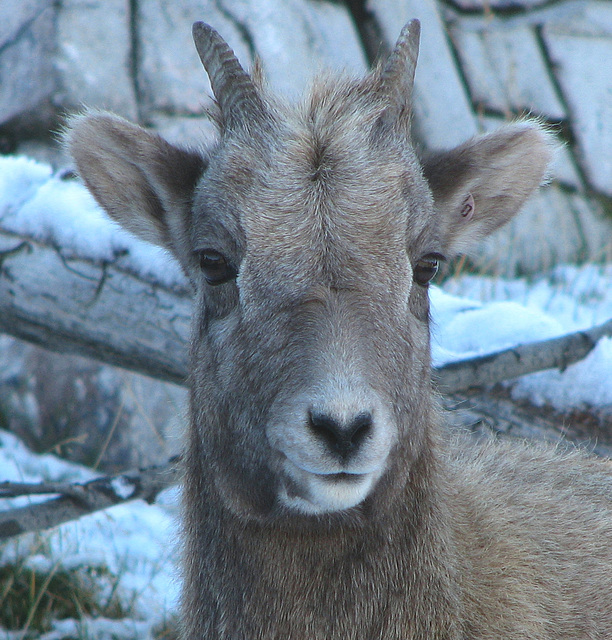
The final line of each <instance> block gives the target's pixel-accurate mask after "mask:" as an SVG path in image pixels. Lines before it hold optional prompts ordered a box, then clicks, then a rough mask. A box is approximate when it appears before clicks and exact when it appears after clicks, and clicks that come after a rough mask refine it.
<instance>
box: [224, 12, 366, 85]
mask: <svg viewBox="0 0 612 640" xmlns="http://www.w3.org/2000/svg"><path fill="white" fill-rule="evenodd" d="M219 5H220V6H221V7H222V8H223V10H224V13H225V14H226V15H228V16H229V15H231V17H232V19H233V20H234V21H235V23H236V24H237V25H239V28H240V30H241V31H242V32H243V33H245V32H246V33H248V35H249V40H250V42H252V46H253V48H254V50H255V51H256V52H257V55H258V56H260V58H261V60H262V63H263V68H264V72H265V74H266V77H267V79H268V82H269V83H270V85H271V87H272V89H273V90H274V91H276V92H280V93H282V94H284V95H287V96H290V97H293V98H300V97H301V96H302V94H303V93H304V91H305V89H306V87H307V86H308V83H309V81H310V80H311V79H312V77H313V76H314V75H315V74H316V72H318V71H320V70H321V69H325V68H334V69H346V70H347V71H349V72H353V73H355V74H358V75H362V74H363V73H365V71H366V70H367V63H366V60H365V54H364V52H363V48H362V47H361V44H360V42H359V36H358V34H357V30H356V29H355V25H354V24H353V22H352V20H351V17H350V16H349V13H348V11H347V9H346V8H345V7H344V6H342V5H339V4H335V3H333V2H327V1H324V0H313V1H308V0H265V1H262V0H220V2H219Z"/></svg>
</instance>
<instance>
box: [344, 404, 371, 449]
mask: <svg viewBox="0 0 612 640" xmlns="http://www.w3.org/2000/svg"><path fill="white" fill-rule="evenodd" d="M349 430H350V434H351V435H350V438H351V442H352V443H353V445H354V446H359V445H361V444H362V442H363V441H364V440H365V439H366V438H367V437H368V436H369V435H370V432H371V431H372V414H371V413H369V412H364V413H360V414H359V415H358V416H356V417H355V419H354V420H353V422H352V423H351V424H350V425H349Z"/></svg>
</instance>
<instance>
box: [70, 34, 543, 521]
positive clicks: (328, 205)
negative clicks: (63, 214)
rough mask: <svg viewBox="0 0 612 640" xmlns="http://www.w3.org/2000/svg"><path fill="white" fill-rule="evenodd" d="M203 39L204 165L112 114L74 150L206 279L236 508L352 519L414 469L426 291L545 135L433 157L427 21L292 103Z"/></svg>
mask: <svg viewBox="0 0 612 640" xmlns="http://www.w3.org/2000/svg"><path fill="white" fill-rule="evenodd" d="M195 33H196V44H197V46H198V49H199V52H200V55H201V57H202V60H203V62H204V64H205V66H206V68H207V69H208V71H209V74H210V75H211V83H212V86H213V89H214V91H215V95H216V98H217V101H218V103H219V109H220V114H219V116H218V119H219V122H220V137H219V140H218V143H217V144H216V145H215V146H214V148H212V149H209V150H208V152H207V154H206V156H202V155H200V154H196V153H192V152H186V151H182V150H180V149H177V148H175V147H171V146H170V145H168V144H167V143H165V142H164V141H162V140H161V139H159V138H158V137H156V136H153V135H151V134H150V133H147V132H145V131H144V130H142V129H140V128H138V127H135V126H133V125H129V124H128V123H126V122H125V121H122V120H120V119H118V118H116V117H113V116H109V115H101V114H93V115H89V116H85V117H81V118H79V119H77V120H75V121H74V124H73V131H72V133H71V136H70V144H71V146H72V151H73V154H74V156H75V159H76V161H77V164H78V167H79V170H80V173H81V175H82V176H83V178H84V180H85V182H86V183H87V185H88V187H89V188H90V190H91V191H92V193H93V194H94V195H95V196H96V198H97V199H98V201H99V202H100V204H101V205H102V206H103V207H104V208H105V209H106V210H107V211H108V212H109V213H110V215H111V216H113V217H114V218H115V219H117V220H119V221H120V222H121V223H122V224H123V225H124V226H125V227H126V228H128V229H130V230H132V231H134V232H135V233H137V234H138V235H140V236H142V237H145V238H147V239H151V240H153V241H155V242H157V243H159V244H162V245H164V246H167V247H168V248H170V249H171V250H172V251H173V253H174V254H175V255H176V257H177V258H178V259H179V261H180V262H181V264H182V265H183V268H184V269H185V271H186V273H187V274H188V276H189V278H190V280H191V281H192V283H193V285H194V288H195V291H196V304H195V306H194V309H195V311H194V323H193V334H192V337H193V339H192V351H191V374H190V375H191V424H192V436H191V437H192V438H194V440H193V441H192V442H194V443H197V447H195V446H194V449H193V450H195V449H197V450H198V451H201V455H202V456H203V457H204V458H205V462H206V464H205V468H206V473H207V474H210V478H212V480H213V483H214V486H215V487H216V489H217V490H218V492H219V493H220V495H221V496H223V498H224V499H225V500H226V504H227V505H228V506H230V508H232V509H233V510H234V511H235V512H239V513H242V514H249V515H253V514H259V515H262V514H267V513H270V512H279V511H280V512H287V510H288V511H289V512H295V511H298V512H301V513H305V514H322V513H327V512H335V511H344V510H347V509H350V508H352V507H356V506H357V505H359V504H361V503H364V502H365V501H367V500H368V499H374V498H375V497H376V495H377V493H378V492H380V491H384V490H385V489H387V488H389V487H391V486H399V485H401V484H402V483H403V482H404V481H405V478H406V475H407V474H409V473H410V467H411V464H412V462H413V461H414V460H415V459H416V458H417V457H418V456H419V453H420V451H421V448H422V446H423V441H424V438H425V434H426V430H427V425H428V420H429V411H430V404H431V400H430V395H431V394H430V380H429V334H428V314H429V308H428V298H427V285H428V283H429V280H430V279H431V277H432V276H433V275H434V274H435V271H436V267H437V263H438V261H439V260H440V259H441V258H442V257H443V256H445V255H450V254H453V253H454V252H455V251H456V250H457V248H461V247H463V246H464V245H466V244H468V241H469V240H472V239H474V238H478V237H479V236H482V235H484V234H486V233H488V232H489V231H491V230H492V229H494V228H496V227H497V226H499V225H500V224H502V223H503V222H505V221H506V220H507V219H508V218H509V217H510V216H511V215H513V214H514V213H515V212H516V210H517V209H518V207H520V205H521V204H522V202H523V201H524V200H525V198H526V197H527V196H528V195H529V194H530V193H531V192H532V191H533V190H534V189H535V188H536V187H537V185H538V184H539V182H540V180H541V177H542V174H543V172H544V169H545V166H546V164H547V162H548V157H549V151H548V148H547V147H548V142H547V139H546V136H545V134H544V133H543V132H542V131H541V130H540V129H539V128H538V127H537V126H536V125H533V124H526V123H523V124H520V125H514V126H510V127H507V128H505V129H502V130H501V131H500V132H498V133H496V134H493V135H490V136H488V137H484V138H482V139H477V140H474V141H471V142H469V143H466V144H465V145H463V146H462V147H459V148H458V149H455V150H453V151H450V152H445V153H439V154H435V155H432V156H431V157H430V158H429V159H428V160H427V161H425V162H424V164H423V166H421V164H420V163H419V161H418V160H417V158H416V156H415V153H414V150H413V148H412V146H411V142H410V137H409V115H410V108H409V100H410V93H411V86H412V75H413V73H414V63H415V61H416V47H417V43H418V28H416V27H415V24H414V23H412V24H411V25H409V26H408V27H407V28H405V30H404V31H403V33H402V36H401V37H400V40H399V41H398V45H397V47H396V50H395V51H394V52H393V54H392V55H391V57H390V59H389V61H388V63H387V65H386V66H385V67H384V68H382V67H381V69H379V70H377V71H375V72H373V73H372V74H370V75H369V76H368V77H367V78H365V79H364V80H362V81H348V80H337V79H335V80H333V81H332V80H330V79H328V80H324V81H321V82H319V83H318V84H316V85H315V88H314V89H313V91H312V94H311V95H310V97H309V98H308V99H307V100H306V101H305V102H304V103H303V104H302V105H300V106H293V107H287V106H283V105H280V104H276V103H275V102H274V101H273V100H272V99H271V98H268V97H266V95H265V93H264V92H263V90H262V89H261V88H260V87H259V86H258V85H257V84H254V83H253V82H252V81H251V79H250V77H249V76H248V75H247V74H246V73H245V72H244V71H243V70H242V68H241V67H240V66H239V65H238V62H237V61H236V60H235V58H234V57H233V54H231V51H230V50H229V48H228V47H227V45H226V44H225V43H224V42H223V41H222V40H221V39H220V37H219V36H218V34H216V32H214V31H212V30H210V28H208V27H202V26H200V27H196V32H195ZM92 141H95V144H92Z"/></svg>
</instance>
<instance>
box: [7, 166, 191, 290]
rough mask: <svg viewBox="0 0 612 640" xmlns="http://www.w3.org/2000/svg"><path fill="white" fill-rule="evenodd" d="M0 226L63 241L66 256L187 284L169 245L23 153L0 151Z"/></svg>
mask: <svg viewBox="0 0 612 640" xmlns="http://www.w3.org/2000/svg"><path fill="white" fill-rule="evenodd" d="M0 227H2V228H3V229H4V230H6V231H10V232H13V233H16V234H19V235H23V236H28V237H31V238H34V239H36V240H40V241H43V242H47V243H50V244H53V245H54V246H57V247H60V248H61V250H62V253H63V254H64V255H66V256H78V257H81V258H88V259H91V260H95V261H107V262H109V261H114V262H115V263H116V264H118V266H121V267H123V268H125V269H127V270H130V271H132V272H134V273H137V274H140V275H143V276H145V277H154V278H156V279H157V280H158V281H159V282H160V283H162V284H164V285H166V286H169V287H173V286H180V287H184V286H185V284H186V279H185V276H184V275H183V273H182V271H181V269H180V267H179V265H178V263H177V261H176V260H175V259H174V258H172V257H171V256H170V254H169V253H168V252H167V251H165V250H164V249H162V248H160V247H156V246H154V245H152V244H149V243H147V242H144V241H142V240H139V239H137V238H134V237H133V236H132V235H131V234H129V233H127V232H126V231H124V230H123V229H121V228H120V227H119V226H118V225H117V224H116V223H114V222H112V221H111V220H110V219H109V218H108V216H106V214H105V213H104V212H103V211H102V210H101V209H100V207H99V206H98V205H97V203H96V201H95V200H94V199H93V197H92V196H91V195H90V193H89V192H88V191H87V189H85V187H84V186H83V185H82V184H81V183H80V182H75V181H72V180H69V181H66V180H62V179H61V178H60V177H59V176H56V175H53V173H52V171H51V167H50V166H48V165H45V164H42V163H38V162H35V161H33V160H29V159H27V158H23V157H21V156H17V157H13V156H0Z"/></svg>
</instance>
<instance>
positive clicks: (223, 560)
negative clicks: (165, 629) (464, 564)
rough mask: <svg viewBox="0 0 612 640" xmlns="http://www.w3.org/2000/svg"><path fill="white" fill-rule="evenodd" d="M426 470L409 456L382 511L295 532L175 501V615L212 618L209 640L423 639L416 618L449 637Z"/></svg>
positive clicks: (445, 557) (451, 606)
mask: <svg viewBox="0 0 612 640" xmlns="http://www.w3.org/2000/svg"><path fill="white" fill-rule="evenodd" d="M436 467H437V464H436V461H435V460H433V459H432V458H431V456H430V455H427V456H424V457H423V459H421V460H419V461H418V462H417V463H416V464H415V466H414V469H413V471H412V472H411V474H410V480H409V481H408V483H407V485H406V487H405V491H404V492H403V493H402V495H398V496H397V500H396V501H395V504H394V507H393V509H391V510H386V512H385V513H384V514H381V513H377V512H376V509H374V508H373V509H372V513H364V514H361V515H360V516H358V517H353V518H351V517H350V515H347V516H346V517H345V518H344V519H343V520H342V521H340V522H338V521H336V522H334V523H331V522H329V523H323V522H319V523H318V524H317V525H314V524H311V525H310V526H306V527H301V526H292V525H291V524H286V523H283V522H277V523H273V524H261V523H251V524H246V525H245V524H244V523H243V522H240V521H239V520H238V519H237V518H236V517H235V516H233V515H231V514H229V513H228V512H227V511H226V510H225V509H224V508H223V507H221V506H218V504H217V505H216V504H214V501H213V504H211V505H209V508H208V509H206V511H207V513H206V514H205V513H204V512H203V510H202V509H195V510H194V509H193V506H192V505H190V504H189V499H187V501H186V508H187V527H188V531H187V540H186V542H187V549H186V551H187V568H186V569H187V573H188V574H189V575H188V576H187V580H186V585H188V586H187V588H186V589H187V590H186V592H185V614H186V616H187V617H189V616H190V615H193V614H194V613H195V615H198V616H200V615H201V616H203V617H205V618H206V617H210V619H212V620H216V621H217V622H216V623H214V626H215V627H216V629H213V627H212V626H211V628H210V631H209V633H210V635H206V634H204V637H210V638H233V639H234V638H249V640H255V639H262V640H263V639H264V638H265V639H266V640H271V639H272V638H279V639H280V638H283V639H284V640H288V639H292V638H296V639H297V638H300V639H303V638H304V637H308V638H313V639H316V640H318V639H321V640H323V639H325V640H332V639H334V640H335V639H336V638H338V639H339V638H343V639H345V638H354V639H355V640H357V639H360V640H361V639H363V640H366V639H367V640H371V639H372V638H385V640H387V639H389V640H392V639H395V638H397V639H398V640H399V638H402V639H403V640H406V639H407V638H424V637H427V638H430V637H432V636H431V635H430V634H429V632H428V630H427V629H424V628H423V629H421V628H417V625H419V624H423V621H427V623H428V625H433V626H432V627H431V628H434V629H438V630H445V631H444V632H443V633H442V635H437V636H436V637H439V638H454V637H458V636H456V633H455V631H454V628H453V623H452V622H451V620H452V619H453V618H454V619H455V620H456V619H457V616H456V613H457V608H458V607H459V594H458V586H457V578H456V576H455V575H454V572H453V562H452V557H453V553H452V545H453V535H452V533H451V531H450V524H451V523H450V522H447V521H446V519H445V518H444V516H443V513H444V506H443V503H441V495H439V494H440V493H443V492H441V491H439V483H438V482H437V481H436V474H437V471H436ZM202 477H203V474H202V472H201V471H200V474H199V478H200V479H201V478H202ZM441 504H442V508H440V505H441ZM196 511H197V513H196ZM204 518H205V520H204ZM194 557H197V561H195V562H194ZM407 603H410V606H406V605H407ZM406 612H408V613H406ZM410 612H414V614H415V615H414V616H411V615H410ZM416 612H419V613H418V614H417V613H416ZM398 616H399V618H398ZM221 619H223V620H224V622H223V624H222V625H219V621H220V620H221ZM434 621H435V622H434ZM199 628H200V629H201V628H202V620H201V619H200V621H199ZM220 628H223V629H224V630H225V631H224V632H223V633H221V632H220V631H219V629H220ZM199 637H202V636H201V635H200V636H199Z"/></svg>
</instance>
